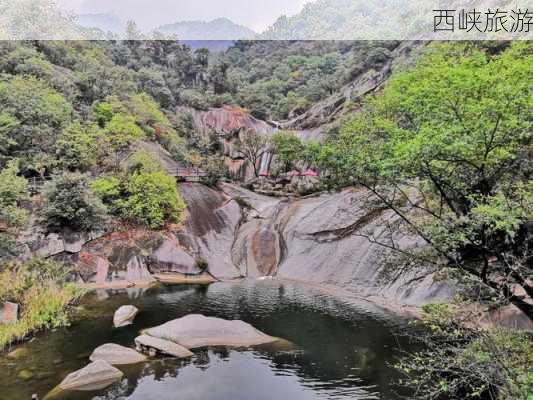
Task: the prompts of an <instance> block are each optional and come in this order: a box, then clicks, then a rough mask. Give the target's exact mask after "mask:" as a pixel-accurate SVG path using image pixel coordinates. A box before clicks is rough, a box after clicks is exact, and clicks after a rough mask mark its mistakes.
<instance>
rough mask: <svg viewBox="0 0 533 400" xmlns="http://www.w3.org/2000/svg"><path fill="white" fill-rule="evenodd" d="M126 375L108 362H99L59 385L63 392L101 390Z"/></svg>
mask: <svg viewBox="0 0 533 400" xmlns="http://www.w3.org/2000/svg"><path fill="white" fill-rule="evenodd" d="M123 375H124V374H123V373H122V372H121V371H119V370H118V369H116V368H115V367H113V366H112V365H110V364H109V363H108V362H106V361H103V360H98V361H95V362H92V363H90V364H89V365H87V366H86V367H85V368H82V369H80V370H78V371H75V372H72V373H71V374H69V375H67V377H66V378H65V379H64V380H63V382H61V383H60V384H59V388H60V389H62V390H83V391H91V390H100V389H103V388H105V387H107V386H109V385H111V384H112V383H113V382H116V381H118V380H120V379H121V378H122V376H123Z"/></svg>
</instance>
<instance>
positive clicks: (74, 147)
mask: <svg viewBox="0 0 533 400" xmlns="http://www.w3.org/2000/svg"><path fill="white" fill-rule="evenodd" d="M102 142H103V141H102V132H101V131H100V130H99V129H98V128H97V127H96V126H94V125H82V124H81V123H79V122H75V123H72V124H70V125H68V126H67V127H66V128H65V129H63V131H62V132H61V134H60V135H59V137H58V139H57V142H56V156H57V158H58V162H59V165H60V166H61V167H62V168H64V169H67V170H70V171H75V170H79V171H82V172H83V171H87V170H88V169H90V168H91V167H92V166H95V165H96V163H97V161H98V159H99V158H100V157H99V154H100V153H101V152H102V150H101V148H100V146H101V144H102Z"/></svg>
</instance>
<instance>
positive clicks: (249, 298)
mask: <svg viewBox="0 0 533 400" xmlns="http://www.w3.org/2000/svg"><path fill="white" fill-rule="evenodd" d="M99 298H100V299H101V298H102V294H95V295H93V296H92V297H91V298H89V299H88V301H87V304H86V305H85V311H84V314H86V316H90V318H89V319H85V318H83V319H80V320H79V321H78V322H76V323H75V324H74V325H73V326H72V327H70V328H68V329H62V330H58V331H56V332H50V333H46V334H43V335H40V336H39V337H38V338H37V340H35V341H34V342H32V343H29V344H27V345H26V346H27V347H28V349H29V350H30V353H31V357H30V358H29V359H26V360H22V361H20V362H17V363H13V362H12V361H8V360H6V359H4V358H1V359H0V399H3V398H4V397H2V393H3V394H6V395H7V396H8V397H6V400H19V399H20V400H27V399H29V398H30V397H31V394H32V393H39V394H40V395H41V397H43V396H44V394H45V393H46V392H48V391H49V390H50V389H51V388H52V387H53V386H55V385H56V384H57V383H59V382H60V381H61V379H62V378H63V377H64V376H65V375H66V374H67V373H68V372H71V371H73V370H75V369H78V368H80V367H83V366H84V365H86V363H87V357H88V354H89V353H90V352H91V351H92V350H93V349H94V348H95V347H97V346H99V345H101V344H104V343H109V342H111V343H118V344H122V345H125V346H132V344H133V339H134V338H135V336H136V335H137V334H138V332H139V330H141V329H143V328H147V327H151V326H154V325H158V324H161V323H164V322H166V321H168V320H171V319H174V318H179V317H182V316H184V315H187V314H189V313H202V314H205V315H208V316H217V317H221V318H227V319H242V320H244V321H246V322H248V323H250V324H252V325H253V326H255V327H256V328H258V329H260V330H262V331H264V332H265V333H267V334H269V335H273V336H278V337H281V338H284V339H287V340H289V341H291V342H293V343H294V344H295V345H296V348H294V347H292V348H291V347H287V346H284V347H275V346H274V347H271V348H269V347H268V346H264V347H261V348H255V349H240V350H235V349H231V350H230V349H227V348H216V349H205V350H197V351H196V350H195V351H194V353H195V355H194V357H193V358H192V359H191V360H186V361H182V360H175V359H171V358H170V359H157V360H152V361H150V362H147V363H143V364H139V365H134V366H128V367H120V369H121V370H123V372H124V374H125V378H124V379H123V380H122V381H121V382H119V383H117V384H115V385H113V386H111V387H109V388H107V389H105V390H102V391H99V392H96V393H70V394H66V395H65V396H64V397H63V399H76V400H85V399H101V400H103V399H106V400H111V399H143V400H150V399H158V400H165V399H176V398H179V399H187V400H189V399H190V400H194V399H201V400H226V399H227V400H241V399H242V400H249V399H254V400H263V399H264V400H270V399H280V398H281V399H295V400H300V399H301V400H307V399H309V400H312V399H318V400H320V399H378V398H379V399H395V398H396V395H395V394H394V393H393V391H392V390H391V387H390V381H391V379H392V377H393V371H392V370H391V368H390V367H389V363H390V362H392V361H393V359H394V353H395V352H394V348H396V340H397V339H396V337H395V335H394V333H395V332H398V331H399V330H401V329H404V327H405V324H404V322H403V321H402V320H400V319H398V318H395V317H393V316H391V315H389V314H388V313H386V312H384V311H383V310H380V309H379V308H377V307H375V306H373V305H371V304H369V303H365V302H360V301H356V300H354V299H339V298H336V297H335V296H332V295H328V294H325V293H322V292H319V291H317V290H315V289H312V288H309V287H305V286H299V285H297V284H293V283H280V282H276V281H261V282H258V281H250V282H242V283H238V284H235V283H233V284H232V283H217V284H213V285H211V286H209V287H191V286H174V287H160V288H152V289H148V290H146V289H143V291H142V292H138V291H131V290H129V291H128V292H125V291H122V292H115V293H112V294H111V295H109V298H107V299H106V300H105V301H99V300H98V299H99ZM123 304H133V305H135V306H136V307H138V308H139V309H140V310H141V312H140V313H139V315H138V316H137V318H136V319H135V321H134V324H133V325H132V326H129V327H127V328H124V329H113V328H112V323H111V321H112V315H113V312H114V310H115V309H116V308H118V307H119V306H120V305H123ZM86 316H85V317H86ZM405 346H407V344H404V347H405ZM56 361H57V362H56ZM23 368H33V371H35V373H36V374H37V373H39V372H43V371H47V372H48V375H47V376H45V377H44V378H42V379H36V378H34V379H32V380H31V381H29V382H25V383H24V384H21V381H20V380H18V378H17V371H19V370H21V369H23Z"/></svg>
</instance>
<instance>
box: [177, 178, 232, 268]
mask: <svg viewBox="0 0 533 400" xmlns="http://www.w3.org/2000/svg"><path fill="white" fill-rule="evenodd" d="M178 190H179V192H180V194H181V196H182V197H183V199H184V200H185V203H186V204H187V213H188V216H187V220H186V223H185V230H184V232H181V233H180V234H179V239H180V243H181V244H182V245H186V244H187V242H188V247H189V248H190V250H191V251H190V252H191V253H193V254H195V255H196V256H199V257H202V258H203V259H205V260H206V261H207V262H208V264H209V267H208V268H209V272H210V273H211V274H212V275H213V276H215V277H216V278H236V277H238V276H239V275H240V273H239V270H238V269H237V268H235V266H234V265H233V262H232V260H231V256H230V252H229V249H231V247H232V245H233V241H234V239H235V231H236V229H237V227H238V225H239V222H240V220H241V217H242V214H241V209H240V207H239V205H238V204H237V202H236V201H234V200H231V199H229V198H228V197H226V196H224V195H223V194H222V193H220V192H217V191H215V190H213V189H210V188H208V187H206V186H203V185H200V184H195V183H182V184H180V185H179V187H178Z"/></svg>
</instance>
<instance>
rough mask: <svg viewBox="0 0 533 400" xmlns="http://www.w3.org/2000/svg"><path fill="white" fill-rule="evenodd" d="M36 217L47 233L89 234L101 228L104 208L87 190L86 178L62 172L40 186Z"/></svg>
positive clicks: (103, 220)
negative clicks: (67, 231)
mask: <svg viewBox="0 0 533 400" xmlns="http://www.w3.org/2000/svg"><path fill="white" fill-rule="evenodd" d="M42 194H43V205H42V207H41V210H40V214H41V216H42V218H43V221H44V223H45V224H46V226H47V228H48V229H49V230H50V231H59V230H61V229H62V228H65V227H67V228H70V229H72V230H75V231H82V232H89V231H91V230H94V229H99V228H102V227H103V225H104V223H105V221H106V208H105V207H104V205H103V204H102V203H101V201H100V200H99V199H98V197H96V196H95V195H94V193H93V192H92V190H91V188H90V187H89V180H88V178H87V176H85V175H82V174H80V173H77V172H76V173H68V172H67V173H63V174H61V175H57V176H55V177H54V179H53V180H52V181H51V182H49V183H47V184H45V186H44V187H43V192H42Z"/></svg>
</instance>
